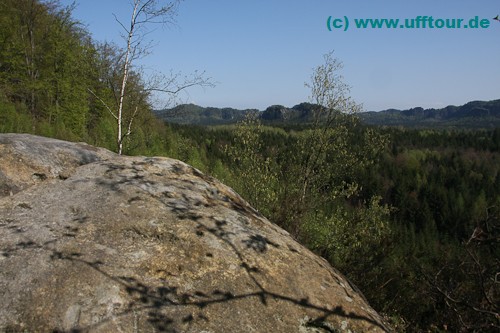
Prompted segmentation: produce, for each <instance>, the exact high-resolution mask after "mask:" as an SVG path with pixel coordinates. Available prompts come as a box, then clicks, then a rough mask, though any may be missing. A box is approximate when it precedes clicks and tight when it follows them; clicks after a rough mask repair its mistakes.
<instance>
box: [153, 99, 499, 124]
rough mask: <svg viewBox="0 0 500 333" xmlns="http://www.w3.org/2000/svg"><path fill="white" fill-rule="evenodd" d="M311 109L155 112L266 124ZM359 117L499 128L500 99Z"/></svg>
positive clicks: (305, 117) (181, 120)
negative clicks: (255, 119)
mask: <svg viewBox="0 0 500 333" xmlns="http://www.w3.org/2000/svg"><path fill="white" fill-rule="evenodd" d="M313 108H314V104H310V103H301V104H298V105H295V106H294V107H292V108H287V107H285V106H282V105H273V106H270V107H268V108H267V109H266V110H264V111H259V110H256V109H247V110H237V109H233V108H214V107H201V106H198V105H194V104H182V105H178V106H176V107H174V108H172V109H164V110H158V111H156V114H157V116H158V117H159V118H161V119H163V120H165V121H167V122H170V123H177V124H191V125H223V124H233V123H236V122H238V121H240V120H242V119H244V118H245V116H246V115H247V114H249V113H256V114H257V115H258V116H259V118H260V119H261V120H262V121H263V122H265V123H275V124H280V123H307V122H309V121H311V118H312V109H313ZM359 116H360V118H361V119H362V121H363V122H364V123H365V124H369V125H379V126H404V127H436V128H439V127H456V128H494V127H500V99H497V100H493V101H473V102H469V103H467V104H464V105H461V106H453V105H450V106H447V107H445V108H442V109H423V108H421V107H416V108H412V109H409V110H396V109H389V110H384V111H379V112H374V111H370V112H362V113H360V114H359Z"/></svg>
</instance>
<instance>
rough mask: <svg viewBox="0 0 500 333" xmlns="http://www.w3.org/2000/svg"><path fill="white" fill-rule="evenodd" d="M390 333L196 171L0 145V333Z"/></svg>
mask: <svg viewBox="0 0 500 333" xmlns="http://www.w3.org/2000/svg"><path fill="white" fill-rule="evenodd" d="M387 330H388V329H387V328H386V327H385V326H384V324H383V322H382V319H381V318H380V316H379V315H378V314H377V313H376V312H375V311H374V310H373V309H372V308H371V307H370V306H369V305H368V304H367V302H366V301H365V300H364V298H363V296H362V295H361V294H360V293H359V292H358V291H357V289H355V287H354V286H352V285H351V284H350V283H349V282H348V281H347V280H346V279H345V278H344V277H343V276H342V275H341V274H340V273H339V272H337V271H336V270H335V269H333V268H332V267H331V266H330V265H329V264H328V263H327V262H326V261H325V260H323V259H321V258H320V257H318V256H316V255H315V254H313V253H311V252H310V251H309V250H307V249H306V248H304V247H303V246H301V245H300V244H298V243H297V242H296V241H294V240H293V239H292V238H291V237H290V236H289V235H288V234H287V233H286V232H285V231H284V230H282V229H280V228H279V227H277V226H275V225H274V224H272V223H271V222H269V221H268V220H267V219H266V218H264V217H263V216H262V215H260V214H259V213H258V212H257V211H256V210H255V209H253V208H252V207H251V206H249V204H248V203H247V202H245V201H244V200H242V198H241V197H240V196H239V195H238V194H236V193H235V192H234V191H233V190H232V189H230V188H229V187H227V186H225V185H223V184H221V183H220V182H219V181H217V180H215V179H213V178H211V177H208V176H205V175H204V174H202V173H201V172H199V171H198V170H196V169H194V168H192V167H190V166H189V165H187V164H185V163H182V162H180V161H177V160H173V159H168V158H159V157H155V158H149V157H124V156H118V155H115V154H113V153H111V152H109V151H107V150H104V149H100V148H95V147H92V146H89V145H86V144H81V143H69V142H64V141H58V140H53V139H47V138H42V137H36V136H30V135H14V134H3V135H0V331H2V332H3V331H15V332H16V331H22V332H24V331H26V332H200V333H201V332H205V333H208V332H383V331H387Z"/></svg>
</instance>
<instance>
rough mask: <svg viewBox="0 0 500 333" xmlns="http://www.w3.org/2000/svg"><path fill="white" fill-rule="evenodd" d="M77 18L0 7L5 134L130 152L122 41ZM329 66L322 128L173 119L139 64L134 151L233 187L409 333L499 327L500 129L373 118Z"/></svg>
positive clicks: (41, 5)
mask: <svg viewBox="0 0 500 333" xmlns="http://www.w3.org/2000/svg"><path fill="white" fill-rule="evenodd" d="M71 15H72V14H71V8H65V7H62V6H61V5H60V4H58V2H57V1H50V2H47V1H46V2H41V1H39V0H3V1H2V2H1V3H0V132H24V133H33V134H39V135H44V136H50V137H55V138H60V139H65V140H71V141H85V142H88V143H89V144H93V145H96V146H101V147H106V148H109V149H111V150H114V151H117V142H116V132H117V128H116V122H115V119H114V118H113V116H112V114H111V112H110V111H109V110H108V109H107V106H108V107H109V106H116V105H117V104H118V97H119V94H120V78H121V77H122V74H123V72H122V71H123V54H124V53H123V52H124V50H123V49H122V48H120V47H119V46H117V45H112V44H107V43H99V42H97V41H94V40H92V38H91V37H90V35H89V33H88V32H87V31H86V30H85V29H84V28H83V26H82V25H81V24H80V23H78V22H77V21H75V20H74V19H73V18H72V16H71ZM326 60H327V61H326V64H325V65H324V66H319V67H318V68H317V70H316V72H315V73H314V74H313V76H312V83H311V89H312V91H313V95H314V96H316V97H317V98H316V100H314V101H312V104H311V105H312V106H313V110H314V112H316V113H317V114H318V116H317V117H314V116H313V120H314V118H315V119H316V120H318V121H312V122H310V123H308V124H302V125H301V124H283V123H276V124H272V126H271V125H270V124H263V123H262V122H261V121H260V120H259V119H256V118H255V117H251V116H249V117H246V118H244V120H243V121H241V122H239V123H238V124H236V125H225V126H217V127H201V126H187V125H176V124H168V123H164V122H163V121H162V120H160V119H158V118H156V116H155V114H154V113H153V111H152V105H151V101H150V100H151V99H150V95H149V92H148V89H147V88H146V82H144V78H143V77H142V75H141V72H140V71H139V70H137V69H134V68H132V69H131V72H130V78H129V80H130V81H129V84H128V86H127V92H126V96H127V98H126V101H125V103H124V117H125V123H128V122H129V120H130V119H133V120H134V122H133V127H131V131H130V135H129V136H127V137H126V141H125V146H124V153H125V154H129V155H137V154H140V155H161V156H168V157H173V158H178V159H181V160H183V161H185V162H187V163H189V164H191V165H193V166H194V167H196V168H199V169H200V170H202V171H204V172H206V173H208V174H210V175H212V176H214V177H217V178H219V179H220V180H222V181H223V182H225V183H226V184H228V185H229V186H232V187H233V188H235V189H236V190H237V191H238V192H239V193H240V194H241V195H242V196H243V197H245V199H247V200H248V201H249V202H251V203H252V205H254V206H255V207H256V208H257V209H258V210H259V211H260V212H261V213H262V214H264V215H265V216H267V217H268V218H269V219H270V220H271V221H273V222H274V223H277V224H279V225H280V226H282V227H283V228H285V229H286V230H288V231H289V232H290V233H291V234H292V235H293V236H294V237H295V238H296V239H298V240H299V241H301V242H302V243H304V244H305V245H307V246H308V247H309V248H311V249H312V250H313V251H315V252H316V253H318V254H320V255H321V256H323V257H324V258H326V259H327V260H328V261H329V262H330V263H332V265H333V266H335V267H337V268H338V269H339V270H341V271H342V272H343V273H345V274H346V275H347V276H348V277H349V278H350V279H351V280H352V281H354V282H355V284H356V285H357V286H358V287H359V288H360V289H361V290H362V291H363V293H364V295H365V296H366V298H367V299H368V300H369V302H370V303H371V304H372V305H373V306H374V307H375V309H376V310H377V311H379V312H380V313H382V314H384V315H385V316H386V318H387V320H388V321H390V322H391V324H392V325H393V327H394V328H395V330H396V331H398V332H445V331H454V332H462V331H463V332H498V330H499V328H500V314H499V313H500V310H499V304H500V247H499V246H498V245H499V244H498V243H499V241H500V170H499V169H500V128H489V129H474V130H472V129H463V130H460V131H459V130H450V129H440V130H437V129H418V130H417V129H405V128H391V127H370V126H366V125H363V123H362V122H360V120H359V118H358V117H357V115H356V114H357V113H356V112H354V111H355V110H356V106H355V105H353V104H352V103H351V101H350V99H349V98H345V99H341V100H340V101H338V100H335V102H336V103H335V104H332V103H330V102H331V100H329V99H328V98H329V96H331V95H330V94H329V92H331V91H330V90H328V89H330V88H331V86H326V87H325V86H324V85H322V82H326V81H325V80H323V79H329V80H333V81H334V80H335V79H336V78H337V76H335V74H336V72H335V71H336V70H337V69H338V67H337V66H336V65H337V64H338V63H336V62H335V61H332V59H329V58H326ZM329 65H331V66H329ZM333 86H335V85H333ZM336 87H337V88H338V89H340V90H337V91H341V92H342V91H344V90H343V88H344V87H343V86H342V85H340V86H338V85H337V86H336ZM340 95H342V94H340ZM336 96H337V95H336ZM337 102H338V103H337ZM311 105H310V106H311ZM137 110H139V112H137ZM351 111H352V112H351ZM228 112H229V113H231V112H230V110H228ZM280 112H281V111H280ZM251 114H252V113H250V115H251Z"/></svg>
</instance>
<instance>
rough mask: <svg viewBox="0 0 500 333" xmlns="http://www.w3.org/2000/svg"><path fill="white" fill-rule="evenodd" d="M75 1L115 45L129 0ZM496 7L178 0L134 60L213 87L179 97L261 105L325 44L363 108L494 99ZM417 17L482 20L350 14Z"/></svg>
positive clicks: (498, 46)
mask: <svg viewBox="0 0 500 333" xmlns="http://www.w3.org/2000/svg"><path fill="white" fill-rule="evenodd" d="M72 2H73V0H61V3H62V4H70V3H72ZM76 4H77V7H76V9H75V11H74V13H73V16H74V18H76V19H78V20H80V21H81V22H82V23H84V24H85V25H86V26H87V28H88V30H89V31H90V32H91V34H92V35H93V37H94V39H95V40H97V41H114V42H116V43H117V44H118V45H122V46H123V45H124V43H123V41H122V40H121V39H120V37H119V32H120V27H119V25H118V24H117V23H116V21H115V19H114V17H113V14H115V15H116V16H117V17H118V18H120V19H121V20H122V21H123V22H127V19H129V16H130V13H131V6H130V0H76ZM498 14H500V1H498V0H419V1H416V0H415V1H402V0H378V1H375V0H358V1H355V0H350V1H348V0H212V1H208V0H185V1H184V2H183V3H181V6H180V7H179V13H178V16H177V19H176V24H175V25H173V26H170V27H168V28H164V29H162V28H158V29H157V30H156V31H154V32H153V33H151V34H149V35H148V38H149V39H152V40H153V41H154V43H155V47H154V48H153V49H152V51H153V53H152V54H151V55H149V56H148V57H147V58H145V59H143V60H142V64H143V65H144V66H145V67H147V68H154V69H156V70H161V71H163V72H165V73H169V72H170V70H173V71H182V72H183V73H184V74H189V73H191V72H193V71H195V70H202V71H203V70H204V71H206V73H207V75H208V76H210V77H212V78H213V80H214V81H216V82H217V84H216V87H215V88H205V89H202V88H193V89H190V90H189V92H188V94H183V95H181V96H180V97H181V98H182V99H183V101H184V102H191V103H195V104H198V105H201V106H215V107H234V108H240V109H243V108H256V109H260V110H263V109H265V108H266V107H267V106H270V105H273V104H282V105H285V106H290V107H291V106H293V105H295V104H298V103H300V102H304V101H308V99H309V90H308V89H307V88H306V87H304V83H305V82H307V81H309V78H310V76H311V73H312V69H313V68H314V67H315V66H317V65H320V64H322V62H323V55H324V54H325V53H327V52H329V51H332V50H334V51H335V52H334V54H335V56H336V57H337V58H339V59H340V60H341V61H342V62H343V63H344V70H343V73H342V74H343V75H344V78H345V81H346V83H348V84H349V85H350V86H351V87H352V88H351V95H352V97H353V98H354V99H355V100H356V101H357V102H358V103H362V104H363V106H364V110H365V111H378V110H382V109H387V108H399V109H405V108H410V107H416V106H421V107H424V108H431V107H434V108H440V107H444V106H447V105H461V104H464V103H466V102H468V101H472V100H492V99H499V98H500V21H495V20H493V17H495V16H496V15H498ZM329 16H332V21H330V22H333V20H335V19H336V18H340V19H342V20H344V16H345V17H347V19H348V20H349V23H350V24H349V28H348V30H347V31H344V30H343V29H335V28H333V29H332V31H329V30H328V28H327V20H328V17H329ZM417 16H428V17H430V16H432V17H433V19H434V20H438V19H453V18H456V19H463V23H462V24H467V23H468V21H469V19H471V18H474V17H475V16H478V17H479V20H481V19H487V20H488V22H489V27H488V28H482V29H481V28H478V29H445V28H441V29H438V28H433V29H431V28H426V29H388V28H382V29H356V28H355V21H354V20H355V19H362V18H366V19H369V18H373V19H383V18H387V19H399V20H400V22H399V24H404V23H405V19H416V18H417ZM409 22H411V21H409ZM339 24H340V21H337V25H339ZM414 24H415V25H416V24H417V23H414ZM420 24H423V23H420ZM428 25H429V22H427V26H428Z"/></svg>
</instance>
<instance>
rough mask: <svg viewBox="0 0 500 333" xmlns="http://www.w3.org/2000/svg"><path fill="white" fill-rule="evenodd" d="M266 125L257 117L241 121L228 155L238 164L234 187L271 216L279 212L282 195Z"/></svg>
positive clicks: (228, 146)
mask: <svg viewBox="0 0 500 333" xmlns="http://www.w3.org/2000/svg"><path fill="white" fill-rule="evenodd" d="M263 131H264V129H263V126H262V124H261V123H260V121H258V120H257V118H256V117H255V116H253V115H249V116H247V118H246V119H245V120H244V121H243V122H241V123H240V124H239V125H238V126H237V128H236V130H235V136H234V139H233V142H232V144H231V145H226V146H225V152H226V153H227V155H228V156H229V158H230V159H231V161H232V163H233V164H234V165H235V169H234V170H233V173H234V176H235V179H236V178H237V179H238V180H239V181H238V182H236V183H235V184H234V187H235V189H236V190H237V191H239V193H241V194H242V195H243V196H244V197H245V198H246V199H247V200H248V201H249V202H250V203H251V204H252V205H253V206H255V207H257V208H258V209H259V210H260V211H261V213H263V214H264V215H267V216H270V215H271V214H272V212H273V211H274V210H275V209H276V204H277V199H278V195H279V188H278V173H277V170H278V168H277V165H276V162H275V160H273V159H272V158H271V157H269V156H267V157H266V156H265V155H264V154H265V152H264V151H263V150H264V145H263V142H262V134H263Z"/></svg>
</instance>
